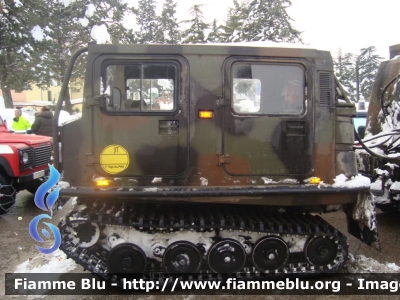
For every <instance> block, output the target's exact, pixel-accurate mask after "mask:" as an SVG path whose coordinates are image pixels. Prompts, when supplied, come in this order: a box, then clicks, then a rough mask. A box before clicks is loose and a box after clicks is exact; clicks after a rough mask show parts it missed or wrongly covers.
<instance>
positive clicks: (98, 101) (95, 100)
mask: <svg viewBox="0 0 400 300" xmlns="http://www.w3.org/2000/svg"><path fill="white" fill-rule="evenodd" d="M103 98H104V97H103V96H100V95H99V96H94V97H91V98H86V99H85V104H86V107H90V106H93V105H97V106H99V107H102V106H104V103H103V101H102V100H103Z"/></svg>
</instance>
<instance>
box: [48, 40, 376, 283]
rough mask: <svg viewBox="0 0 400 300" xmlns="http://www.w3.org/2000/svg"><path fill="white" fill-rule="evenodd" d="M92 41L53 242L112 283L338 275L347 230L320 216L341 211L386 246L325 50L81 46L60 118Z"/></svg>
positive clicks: (362, 234)
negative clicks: (63, 208) (66, 210)
mask: <svg viewBox="0 0 400 300" xmlns="http://www.w3.org/2000/svg"><path fill="white" fill-rule="evenodd" d="M85 52H87V67H86V75H85V86H84V107H83V110H82V119H80V120H76V121H74V122H71V123H69V124H67V125H65V126H63V127H62V128H59V130H60V136H57V135H56V136H54V140H55V144H57V143H58V142H61V149H62V151H61V153H59V152H58V151H55V153H54V157H55V162H56V163H55V164H56V167H57V168H58V170H60V171H62V172H63V176H64V179H63V180H65V181H67V182H69V183H70V188H68V189H63V190H61V191H60V195H61V196H63V197H77V198H76V199H77V200H76V203H75V205H74V209H73V211H72V212H71V213H70V214H69V215H68V217H67V218H66V219H65V220H63V221H62V222H61V223H60V225H59V227H60V231H61V234H62V244H61V248H62V250H63V251H65V253H67V255H68V256H70V257H72V258H74V259H75V260H76V261H77V262H78V263H79V264H81V265H83V266H84V267H85V268H87V269H89V270H91V271H92V272H93V273H96V274H98V275H99V276H101V277H103V278H105V279H108V280H111V281H117V282H118V281H119V280H120V278H121V277H120V275H118V274H121V273H124V274H127V273H130V274H136V273H140V274H147V275H148V276H153V275H154V274H156V275H157V276H159V277H160V278H164V277H167V276H170V275H171V274H179V275H181V274H190V276H191V278H192V279H193V280H194V279H198V278H203V279H204V278H212V277H213V276H218V275H221V274H225V275H226V276H241V275H240V274H246V276H248V277H251V276H260V275H265V274H268V275H275V274H293V273H295V274H297V273H301V274H316V273H325V272H335V271H337V270H339V269H340V268H341V267H342V266H343V264H344V263H345V261H346V257H347V248H348V246H347V242H346V238H345V236H344V235H343V234H342V233H340V232H339V231H338V230H336V229H335V228H333V227H332V226H331V225H329V224H328V223H327V222H325V221H324V220H323V219H322V218H320V217H319V216H318V215H317V214H316V213H321V212H330V211H336V210H338V209H340V208H343V209H344V210H345V211H346V213H347V216H348V217H347V218H348V221H349V230H350V231H351V232H352V233H353V234H355V235H356V236H357V237H358V238H360V239H363V240H364V241H365V242H367V243H368V244H371V245H374V246H375V247H377V248H379V238H378V235H377V231H376V223H375V219H374V213H373V203H372V198H371V196H370V194H369V184H368V183H369V182H367V183H365V182H362V183H361V184H360V180H359V179H360V178H361V179H362V177H361V176H357V167H356V157H355V153H354V151H353V149H352V146H353V143H354V132H353V126H352V124H351V117H352V116H354V115H355V114H356V109H355V107H354V104H353V103H351V102H350V101H349V100H347V97H346V95H345V94H344V91H343V89H342V88H341V86H340V84H339V83H338V82H337V80H336V79H335V77H334V74H333V63H332V57H331V55H330V53H329V52H326V51H318V50H313V49H289V48H268V47H249V46H230V45H229V46H228V45H226V46H218V45H212V46H211V45H170V46H165V45H90V46H89V48H88V49H82V50H80V51H78V52H76V53H75V54H74V55H73V57H72V60H71V63H70V65H69V68H68V70H67V72H66V76H65V80H64V83H63V87H62V91H61V95H60V100H59V101H58V103H57V110H56V114H55V119H54V122H55V125H56V124H57V114H58V112H59V110H60V108H61V105H62V99H63V93H65V91H66V89H67V86H68V80H69V77H70V75H71V71H72V68H73V65H74V61H75V60H76V59H77V58H78V57H79V56H80V55H81V54H82V53H85ZM56 150H57V149H56ZM346 178H347V181H346V180H345V179H346ZM361 181H362V180H361ZM369 208H372V209H369ZM366 212H369V214H367V213H366ZM147 275H146V276H147ZM154 276H155V275H154ZM248 277H247V278H248Z"/></svg>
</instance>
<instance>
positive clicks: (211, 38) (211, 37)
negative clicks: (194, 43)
mask: <svg viewBox="0 0 400 300" xmlns="http://www.w3.org/2000/svg"><path fill="white" fill-rule="evenodd" d="M220 41H221V27H220V26H218V25H217V20H216V19H214V21H213V23H212V26H211V32H210V33H209V34H208V36H207V42H209V43H218V42H220Z"/></svg>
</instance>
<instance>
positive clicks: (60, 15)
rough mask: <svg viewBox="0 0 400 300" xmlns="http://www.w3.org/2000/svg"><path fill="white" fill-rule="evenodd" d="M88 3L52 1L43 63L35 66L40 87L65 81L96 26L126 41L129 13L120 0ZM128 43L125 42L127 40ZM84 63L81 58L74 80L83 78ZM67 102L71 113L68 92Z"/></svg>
mask: <svg viewBox="0 0 400 300" xmlns="http://www.w3.org/2000/svg"><path fill="white" fill-rule="evenodd" d="M86 3H87V2H86V1H85V0H76V1H74V2H71V3H70V4H69V5H68V6H64V4H62V3H60V2H59V1H49V2H48V11H49V16H48V19H47V26H46V27H44V28H43V33H44V35H45V37H44V40H43V41H42V42H40V48H37V53H38V59H39V60H40V63H39V64H37V67H36V83H37V85H38V86H39V87H49V86H51V85H60V84H61V83H62V81H63V79H64V73H65V70H66V69H67V66H68V63H69V60H70V57H71V55H72V54H73V53H74V52H75V51H76V50H78V49H79V48H82V47H85V46H87V44H88V43H89V42H91V36H90V34H91V29H92V28H93V26H95V25H102V24H104V25H106V26H107V28H108V31H111V40H112V41H114V42H120V41H124V37H125V36H126V34H124V28H123V27H122V26H121V25H120V24H122V18H123V15H122V14H121V13H120V12H121V11H124V12H125V11H128V9H127V8H126V6H125V5H124V4H121V3H120V1H118V0H98V1H96V2H93V3H95V4H93V3H90V4H88V5H86ZM125 40H126V39H125ZM84 67H85V62H84V56H83V57H81V58H80V60H79V61H78V63H77V64H76V66H75V68H74V72H73V74H72V79H71V80H72V81H79V80H80V79H82V78H83V72H84ZM67 91H68V92H67V95H66V97H65V99H64V101H65V109H66V110H67V111H68V112H70V113H71V112H72V105H71V102H70V95H69V89H68V90H67Z"/></svg>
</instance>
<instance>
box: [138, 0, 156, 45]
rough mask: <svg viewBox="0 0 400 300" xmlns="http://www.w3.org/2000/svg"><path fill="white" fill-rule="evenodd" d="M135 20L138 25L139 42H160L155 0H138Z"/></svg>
mask: <svg viewBox="0 0 400 300" xmlns="http://www.w3.org/2000/svg"><path fill="white" fill-rule="evenodd" d="M136 22H137V23H138V25H139V28H140V31H139V32H138V37H139V43H141V44H146V43H160V42H162V37H161V35H160V29H159V27H160V24H159V22H158V19H157V16H156V2H155V0H139V6H138V10H137V18H136Z"/></svg>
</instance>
